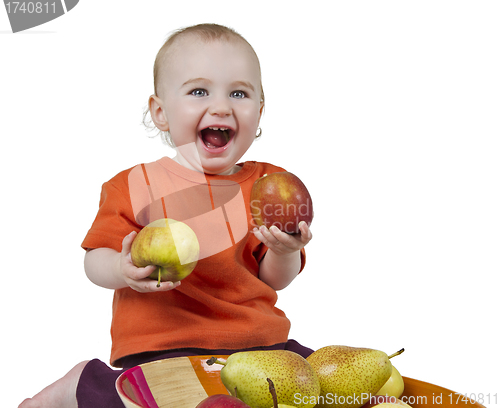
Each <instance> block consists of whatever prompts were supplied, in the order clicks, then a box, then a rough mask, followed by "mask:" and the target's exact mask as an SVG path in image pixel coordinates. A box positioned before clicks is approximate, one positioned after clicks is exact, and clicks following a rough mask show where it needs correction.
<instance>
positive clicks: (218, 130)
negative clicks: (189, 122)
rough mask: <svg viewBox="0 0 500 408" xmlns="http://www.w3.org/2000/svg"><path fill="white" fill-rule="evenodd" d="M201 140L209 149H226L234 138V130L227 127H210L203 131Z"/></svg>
mask: <svg viewBox="0 0 500 408" xmlns="http://www.w3.org/2000/svg"><path fill="white" fill-rule="evenodd" d="M200 134H201V140H202V141H203V143H204V144H205V146H206V147H207V148H209V149H220V148H223V147H225V146H226V145H227V144H228V143H229V141H230V140H231V138H232V137H233V136H234V130H232V129H229V128H226V127H216V126H209V127H207V128H205V129H202V130H201V132H200Z"/></svg>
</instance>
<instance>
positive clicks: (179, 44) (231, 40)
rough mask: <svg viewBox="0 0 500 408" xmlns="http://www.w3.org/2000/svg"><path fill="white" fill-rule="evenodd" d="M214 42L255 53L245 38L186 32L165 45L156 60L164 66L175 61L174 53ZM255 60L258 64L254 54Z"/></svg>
mask: <svg viewBox="0 0 500 408" xmlns="http://www.w3.org/2000/svg"><path fill="white" fill-rule="evenodd" d="M214 43H218V44H222V45H224V44H227V45H229V46H233V47H234V46H236V47H242V48H244V49H247V50H248V51H250V52H251V53H252V54H253V55H255V52H254V51H253V48H252V47H251V46H250V45H249V44H248V43H247V42H246V41H245V40H243V39H241V38H239V37H238V36H232V35H224V36H221V37H219V38H207V37H204V36H202V35H200V34H198V33H191V32H188V33H182V34H180V35H178V36H177V37H176V38H175V39H174V40H173V41H172V42H171V43H170V44H168V46H167V47H165V50H164V52H163V55H162V58H161V59H160V61H158V62H159V64H160V65H161V66H165V64H169V63H173V62H175V60H176V56H177V55H176V54H178V53H180V52H182V51H185V50H186V49H187V48H191V47H192V46H193V47H197V46H201V47H204V46H206V45H207V44H214ZM255 60H256V62H257V64H259V62H258V58H257V55H255Z"/></svg>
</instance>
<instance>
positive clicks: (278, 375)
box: [207, 350, 320, 408]
mask: <svg viewBox="0 0 500 408" xmlns="http://www.w3.org/2000/svg"><path fill="white" fill-rule="evenodd" d="M214 363H217V364H223V365H224V367H223V368H222V369H221V371H220V377H221V380H222V383H223V384H224V386H225V387H226V388H227V389H228V391H229V392H230V393H231V394H232V395H234V396H237V397H238V398H239V399H241V400H242V401H243V402H244V403H245V404H247V405H250V407H252V408H270V407H271V406H273V397H272V395H271V393H270V392H269V382H268V379H272V381H273V383H274V388H275V390H276V395H277V398H278V401H279V402H280V403H282V404H283V405H291V406H295V407H309V408H312V407H313V406H314V405H315V402H312V401H311V400H310V399H309V398H305V399H301V398H297V395H299V396H308V397H309V396H312V399H316V398H317V397H318V396H319V394H320V385H319V380H318V376H317V375H316V372H315V371H314V370H313V368H312V367H311V365H310V364H309V363H308V362H307V360H306V359H305V358H304V357H302V356H301V355H299V354H297V353H294V352H292V351H288V350H256V351H243V352H237V353H234V354H231V355H230V356H229V357H228V359H227V361H225V362H223V361H219V360H217V359H215V358H212V359H210V360H208V361H207V364H209V365H211V364H214ZM297 402H298V403H297Z"/></svg>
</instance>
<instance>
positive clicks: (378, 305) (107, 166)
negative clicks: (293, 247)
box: [0, 0, 500, 407]
mask: <svg viewBox="0 0 500 408" xmlns="http://www.w3.org/2000/svg"><path fill="white" fill-rule="evenodd" d="M124 4H126V5H124ZM248 4H249V5H248V6H239V5H235V2H234V1H217V0H215V1H212V2H206V1H191V2H184V3H182V2H159V1H150V0H144V1H141V2H121V1H106V2H91V1H84V0H82V1H81V2H80V3H79V4H78V5H77V6H76V7H75V8H74V9H73V10H72V11H70V12H69V13H68V14H67V15H65V16H63V17H61V18H59V19H56V20H54V21H52V22H49V23H47V24H45V25H42V26H39V27H36V28H34V29H31V30H28V31H26V32H22V33H17V34H12V33H10V32H9V31H10V26H9V24H8V21H7V16H6V13H3V12H0V31H1V33H0V47H1V48H0V49H1V59H2V64H1V66H0V74H1V75H0V89H1V92H0V112H1V120H0V135H1V137H2V142H3V147H2V149H1V160H0V163H1V171H2V197H3V199H2V201H1V211H2V215H3V222H2V232H3V236H4V242H3V244H2V247H1V248H2V249H1V260H2V268H3V274H2V275H3V288H4V289H3V295H2V297H1V303H2V307H1V310H2V317H1V318H2V327H3V328H4V330H3V333H4V334H3V336H2V340H1V345H2V349H3V353H4V356H3V361H2V363H3V364H2V366H3V371H4V374H6V375H7V378H8V380H7V387H6V388H7V389H8V390H9V391H8V393H6V392H4V393H3V405H4V406H6V407H13V406H17V404H18V403H20V402H21V401H22V400H23V399H24V398H25V397H28V396H32V395H33V394H35V393H36V392H38V391H39V390H40V389H41V388H43V387H44V386H45V385H48V384H49V383H50V382H52V381H54V380H56V379H57V378H59V377H60V376H61V375H63V374H64V373H66V372H67V371H68V370H69V369H70V368H71V367H72V366H73V365H74V364H75V363H77V362H79V361H81V360H84V359H89V358H94V357H97V358H100V359H101V360H104V361H108V358H109V348H110V339H109V323H110V316H111V298H112V292H111V291H107V290H105V289H101V288H98V287H96V286H94V285H93V284H91V283H90V282H89V281H88V280H87V279H86V277H85V274H84V271H83V250H82V249H80V247H79V245H80V243H81V241H82V240H83V238H84V236H85V234H86V232H87V230H88V228H89V227H90V225H91V223H92V221H93V219H94V216H95V214H96V211H97V205H98V200H99V193H100V188H101V184H102V183H103V182H104V181H106V180H108V179H109V178H110V177H112V176H113V175H115V174H116V173H117V172H118V171H121V170H123V169H125V168H128V167H130V166H133V165H135V164H137V163H140V162H145V161H152V160H156V159H157V158H159V157H161V156H163V155H171V151H170V150H168V148H166V147H165V146H164V145H162V143H161V141H160V140H159V139H149V138H148V137H147V136H146V132H145V130H144V128H143V127H142V125H141V120H142V111H143V107H144V106H145V104H146V102H147V98H148V96H149V95H150V93H152V65H153V60H154V57H155V55H156V52H157V50H158V48H159V47H160V45H161V43H162V42H163V40H164V38H165V37H166V36H167V34H168V33H169V32H170V31H172V30H174V29H176V28H179V27H182V26H185V25H190V24H195V23H200V22H216V23H221V24H227V25H230V26H232V27H234V28H235V29H237V30H238V31H239V32H240V33H241V34H243V35H244V36H245V37H246V38H247V39H248V40H249V41H250V43H251V44H252V45H253V46H254V48H255V49H256V51H257V53H258V55H259V57H260V60H261V64H262V70H263V82H264V89H265V92H266V100H267V105H266V112H265V115H264V118H263V120H262V129H263V136H262V139H261V140H260V141H258V142H257V143H255V144H254V145H253V146H252V147H251V149H250V150H249V152H248V153H247V155H246V156H245V159H248V160H260V161H269V162H272V163H274V164H278V165H281V166H283V167H285V168H286V169H288V170H289V171H292V172H294V173H296V174H297V175H298V176H299V177H300V178H301V179H302V180H303V181H304V182H305V183H306V185H307V186H308V188H309V190H310V192H311V194H312V196H313V200H314V205H315V219H314V221H313V225H312V230H313V234H314V239H313V241H312V242H311V243H310V245H309V246H308V263H307V266H306V270H305V271H304V272H303V274H302V275H301V276H300V277H299V278H298V279H297V280H296V281H295V282H294V283H293V284H292V285H291V286H290V287H289V288H287V289H285V290H284V291H282V292H280V300H279V306H280V307H281V308H283V309H284V310H285V311H286V312H287V314H288V316H289V317H290V319H291V320H292V331H291V337H292V338H295V339H297V340H298V341H300V342H301V343H303V344H305V345H308V346H310V347H312V348H319V347H322V346H325V345H329V344H345V345H351V346H366V347H371V348H378V349H382V350H384V351H386V352H388V353H392V352H394V351H396V350H398V349H399V348H401V347H405V348H406V352H405V353H404V354H403V355H401V356H399V357H396V358H395V359H394V361H393V362H394V365H396V366H397V367H398V369H399V371H400V372H401V373H402V375H405V376H408V377H413V378H417V379H420V380H424V381H428V382H431V383H435V384H439V385H441V386H444V387H447V388H449V389H452V390H454V391H459V392H462V393H467V394H471V393H474V394H476V395H478V394H484V395H485V398H487V397H486V395H487V394H489V395H490V399H489V401H488V400H487V399H485V400H484V404H485V405H486V406H489V407H491V406H498V405H499V404H498V399H497V402H496V403H495V399H494V394H499V393H500V389H499V384H500V377H499V374H498V366H499V363H500V360H499V354H498V336H497V334H496V333H497V328H498V312H499V301H498V283H497V282H498V281H497V279H496V278H497V275H498V273H499V271H500V257H499V248H500V247H499V244H500V242H499V241H500V238H499V237H500V235H499V230H500V217H499V213H500V212H499V210H498V209H499V208H500V190H499V175H500V160H499V157H500V121H499V113H500V99H499V95H500V76H499V75H498V73H499V72H500V54H499V52H498V50H499V49H500V25H499V24H498V20H499V17H500V5H499V3H498V2H496V1H481V2H465V1H456V0H454V1H420V2H403V1H377V2H373V1H358V2H347V1H339V2H326V1H325V2H318V1H310V2H305V3H304V2H293V1H292V2H289V1H287V2H285V1H276V2H269V1H259V0H255V1H252V2H249V3H248ZM151 312H152V313H154V311H151ZM6 370H9V371H8V372H7V371H6ZM3 385H5V379H4V380H3ZM497 398H500V395H497Z"/></svg>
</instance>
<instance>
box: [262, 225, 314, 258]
mask: <svg viewBox="0 0 500 408" xmlns="http://www.w3.org/2000/svg"><path fill="white" fill-rule="evenodd" d="M299 229H300V233H299V234H294V235H290V234H287V233H285V232H283V231H280V230H279V228H277V227H275V226H272V227H271V228H269V229H268V228H266V227H265V226H263V225H262V226H261V227H260V228H254V229H253V233H254V235H255V236H256V237H257V239H258V240H259V241H260V242H262V243H263V244H264V245H266V246H267V247H268V248H269V249H270V250H271V251H273V252H275V253H276V254H277V255H285V254H290V253H292V252H295V251H299V250H300V249H302V248H304V247H305V246H306V245H307V244H308V243H309V241H310V240H311V239H312V234H311V230H310V229H309V227H308V226H307V224H306V223H305V222H304V221H301V222H300V223H299Z"/></svg>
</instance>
